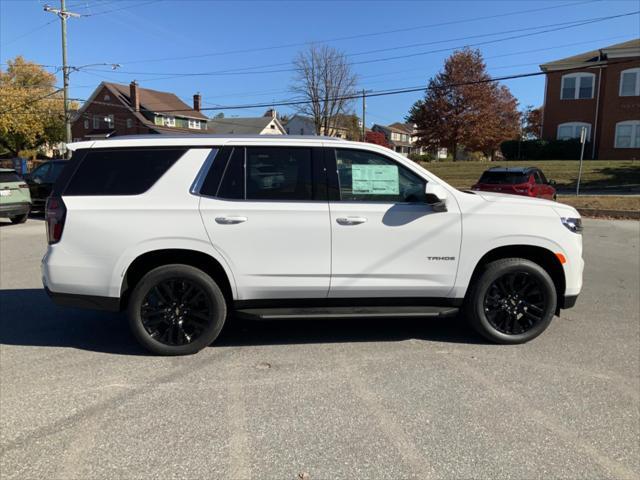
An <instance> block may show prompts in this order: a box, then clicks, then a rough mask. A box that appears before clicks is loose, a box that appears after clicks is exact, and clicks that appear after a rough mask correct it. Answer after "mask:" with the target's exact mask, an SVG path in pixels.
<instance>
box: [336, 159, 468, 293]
mask: <svg viewBox="0 0 640 480" xmlns="http://www.w3.org/2000/svg"><path fill="white" fill-rule="evenodd" d="M327 152H328V154H327V156H328V158H327V165H328V171H329V185H330V191H329V194H330V197H331V200H330V203H329V208H330V211H331V227H332V241H331V244H332V255H331V270H332V274H331V288H330V290H329V296H330V297H351V298H360V297H445V296H446V295H447V294H448V293H449V291H450V290H451V288H452V286H453V284H454V281H455V276H456V270H457V265H458V254H459V250H460V241H461V228H462V227H461V218H460V211H459V208H458V205H457V203H456V201H455V200H454V199H453V198H450V199H449V201H448V202H447V211H435V210H434V209H433V208H432V207H431V206H430V205H429V204H427V203H426V198H425V186H426V180H425V179H424V178H422V177H421V176H419V175H418V174H417V173H415V172H413V171H411V170H410V169H408V168H406V167H405V166H403V165H402V164H400V163H399V162H397V161H395V160H394V159H392V158H389V157H386V156H383V155H380V154H378V153H375V152H371V151H367V150H357V149H335V150H334V149H328V150H327Z"/></svg>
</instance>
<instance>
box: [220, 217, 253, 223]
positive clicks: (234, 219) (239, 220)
mask: <svg viewBox="0 0 640 480" xmlns="http://www.w3.org/2000/svg"><path fill="white" fill-rule="evenodd" d="M247 220H249V219H248V218H247V217H216V223H219V224H220V225H235V224H236V223H243V222H246V221H247Z"/></svg>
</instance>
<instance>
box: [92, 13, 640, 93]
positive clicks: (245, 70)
mask: <svg viewBox="0 0 640 480" xmlns="http://www.w3.org/2000/svg"><path fill="white" fill-rule="evenodd" d="M638 13H640V11H633V12H627V13H623V14H618V15H610V16H606V17H596V18H591V19H585V20H578V21H576V22H580V23H576V22H572V23H571V24H570V25H566V24H551V25H543V26H539V27H535V28H547V27H551V26H553V25H564V26H561V27H557V28H547V29H546V30H541V31H537V32H532V33H525V34H519V35H511V36H508V37H502V38H498V39H493V40H487V41H484V42H476V43H470V44H465V45H458V46H456V47H446V48H441V49H436V50H428V51H423V52H414V53H408V54H403V55H396V56H392V57H383V58H374V59H369V60H362V61H358V62H351V63H350V64H349V65H351V66H355V65H363V64H370V63H379V62H387V61H391V60H400V59H405V58H411V57H416V56H422V55H428V54H433V53H441V52H446V51H452V50H457V49H460V48H465V47H477V46H481V45H488V44H491V43H499V42H504V41H506V40H515V39H518V38H525V37H531V36H535V35H541V34H544V33H550V32H555V31H560V30H566V29H569V28H575V27H580V26H584V25H589V24H592V23H598V22H603V21H607V20H612V19H615V18H622V17H627V16H632V15H638ZM509 32H514V30H510V31H507V32H497V33H494V34H492V35H500V34H504V33H509ZM363 53H367V52H363ZM348 56H349V55H348ZM282 65H289V63H279V64H270V65H261V66H255V67H246V68H242V69H231V70H229V69H227V70H218V71H213V72H187V73H183V72H181V73H177V72H137V71H118V72H116V73H118V74H128V75H167V76H166V77H160V78H154V79H149V80H147V81H155V80H167V79H171V78H182V77H193V76H233V75H256V74H266V73H282V72H295V71H297V69H295V68H286V69H277V70H255V69H260V68H271V67H277V66H282ZM251 69H253V70H251ZM93 71H98V72H104V73H106V72H107V71H106V70H98V69H94V70H93Z"/></svg>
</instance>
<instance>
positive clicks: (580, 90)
mask: <svg viewBox="0 0 640 480" xmlns="http://www.w3.org/2000/svg"><path fill="white" fill-rule="evenodd" d="M595 78H596V76H595V74H593V73H571V74H568V75H563V76H562V91H561V93H560V98H561V99H562V100H575V99H581V98H593V87H594V84H595Z"/></svg>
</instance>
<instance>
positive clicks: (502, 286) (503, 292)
mask: <svg viewBox="0 0 640 480" xmlns="http://www.w3.org/2000/svg"><path fill="white" fill-rule="evenodd" d="M556 305H557V293H556V289H555V285H554V283H553V280H552V279H551V277H550V276H549V274H548V273H547V272H546V270H544V269H543V268H542V267H541V266H540V265H538V264H537V263H534V262H532V261H530V260H526V259H523V258H505V259H501V260H496V261H494V262H491V263H489V264H488V265H487V266H486V268H485V269H484V271H483V272H482V274H481V275H480V276H479V278H478V279H477V280H476V282H475V284H474V285H472V286H471V290H470V292H469V295H468V297H467V299H466V305H465V310H466V314H467V318H468V319H469V321H470V323H471V325H472V326H473V327H474V329H475V330H476V331H477V332H478V333H480V335H482V336H483V337H485V338H486V339H488V340H491V341H493V342H496V343H502V344H517V343H525V342H528V341H529V340H532V339H534V338H535V337H537V336H538V335H540V334H541V333H542V332H543V331H544V330H545V329H546V328H547V327H548V326H549V324H550V323H551V320H552V319H553V316H554V314H555V311H556Z"/></svg>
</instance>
